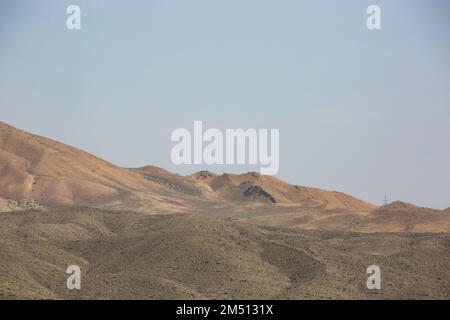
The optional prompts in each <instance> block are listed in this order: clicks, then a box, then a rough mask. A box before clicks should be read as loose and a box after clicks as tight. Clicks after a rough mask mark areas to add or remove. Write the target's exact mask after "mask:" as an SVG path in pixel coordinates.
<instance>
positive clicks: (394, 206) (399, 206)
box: [378, 201, 417, 211]
mask: <svg viewBox="0 0 450 320" xmlns="http://www.w3.org/2000/svg"><path fill="white" fill-rule="evenodd" d="M412 208H417V206H415V205H413V204H411V203H408V202H404V201H394V202H391V203H389V204H386V205H384V206H381V207H380V208H378V210H380V211H386V210H404V209H412Z"/></svg>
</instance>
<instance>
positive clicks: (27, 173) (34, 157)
mask: <svg viewBox="0 0 450 320" xmlns="http://www.w3.org/2000/svg"><path fill="white" fill-rule="evenodd" d="M0 176H1V177H2V179H1V180H0V197H1V198H3V199H12V200H14V201H16V202H17V201H19V202H22V203H31V204H36V205H42V206H46V207H49V208H55V207H64V206H73V205H102V204H108V203H113V202H114V201H117V200H118V199H119V200H125V199H129V198H144V199H146V201H148V202H149V203H152V204H158V203H159V204H162V203H163V202H164V199H162V198H161V196H163V195H164V194H167V195H169V194H172V195H173V192H172V193H171V192H170V191H171V190H170V189H169V188H168V187H166V186H162V185H161V184H158V183H154V182H153V181H149V180H147V179H144V178H143V177H142V175H140V174H138V173H136V172H133V171H132V170H128V169H123V168H119V167H117V166H114V165H113V164H111V163H108V162H106V161H104V160H102V159H100V158H97V157H95V156H93V155H91V154H88V153H86V152H84V151H82V150H79V149H77V148H74V147H70V146H67V145H65V144H62V143H59V142H56V141H53V140H50V139H46V138H43V137H39V136H36V135H33V134H30V133H27V132H25V131H22V130H19V129H16V128H14V127H11V126H9V125H6V124H4V123H1V122H0ZM3 202H4V201H3ZM23 207H25V208H29V207H32V206H29V205H24V206H23Z"/></svg>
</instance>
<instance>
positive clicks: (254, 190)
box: [244, 186, 277, 203]
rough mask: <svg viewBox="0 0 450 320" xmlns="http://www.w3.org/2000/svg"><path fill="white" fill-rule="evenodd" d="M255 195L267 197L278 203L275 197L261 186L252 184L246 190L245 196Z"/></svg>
mask: <svg viewBox="0 0 450 320" xmlns="http://www.w3.org/2000/svg"><path fill="white" fill-rule="evenodd" d="M253 195H258V196H262V197H265V198H267V199H268V200H269V201H270V202H272V203H277V201H276V200H275V198H274V197H273V196H272V195H271V194H270V193H268V192H267V191H265V190H264V189H263V188H261V187H260V186H250V187H248V188H247V189H246V190H245V191H244V196H246V197H251V196H253Z"/></svg>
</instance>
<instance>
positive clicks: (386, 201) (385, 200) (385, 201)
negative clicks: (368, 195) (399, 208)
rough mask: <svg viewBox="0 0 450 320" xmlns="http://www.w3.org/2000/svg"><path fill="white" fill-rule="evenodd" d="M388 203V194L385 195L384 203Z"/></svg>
mask: <svg viewBox="0 0 450 320" xmlns="http://www.w3.org/2000/svg"><path fill="white" fill-rule="evenodd" d="M387 204H388V200H387V195H384V200H383V205H387Z"/></svg>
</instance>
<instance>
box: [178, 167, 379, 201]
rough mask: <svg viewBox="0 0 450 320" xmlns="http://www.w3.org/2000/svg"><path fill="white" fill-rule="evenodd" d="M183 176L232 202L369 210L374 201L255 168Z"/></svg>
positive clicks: (220, 197) (208, 191)
mask: <svg viewBox="0 0 450 320" xmlns="http://www.w3.org/2000/svg"><path fill="white" fill-rule="evenodd" d="M186 179H187V180H191V181H193V183H194V184H195V185H196V186H198V187H199V188H203V190H204V191H205V192H206V193H209V194H210V195H214V196H215V197H217V198H218V199H224V200H228V201H236V202H261V203H295V204H302V205H305V206H308V207H324V208H327V209H339V208H346V209H361V210H371V209H374V208H376V207H375V206H374V205H372V204H370V203H367V202H364V201H362V200H359V199H356V198H354V197H351V196H349V195H346V194H344V193H340V192H334V191H326V190H321V189H317V188H308V187H302V186H296V185H291V184H288V183H286V182H284V181H282V180H280V179H278V178H276V177H273V176H265V175H261V174H259V173H256V172H249V173H245V174H227V173H225V174H222V175H220V176H218V175H215V174H212V173H209V172H205V171H201V172H198V173H196V174H193V175H190V176H188V177H186Z"/></svg>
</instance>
